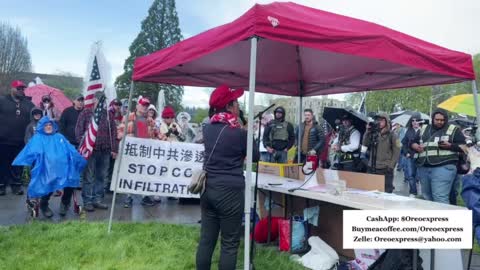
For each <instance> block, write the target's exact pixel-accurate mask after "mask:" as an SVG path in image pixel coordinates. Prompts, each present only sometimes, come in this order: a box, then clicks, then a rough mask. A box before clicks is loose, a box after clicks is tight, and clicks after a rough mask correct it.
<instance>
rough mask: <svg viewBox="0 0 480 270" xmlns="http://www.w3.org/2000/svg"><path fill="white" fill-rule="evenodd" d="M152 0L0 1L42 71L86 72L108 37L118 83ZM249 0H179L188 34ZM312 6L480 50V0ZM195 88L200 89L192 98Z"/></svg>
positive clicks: (3, 17) (320, 2)
mask: <svg viewBox="0 0 480 270" xmlns="http://www.w3.org/2000/svg"><path fill="white" fill-rule="evenodd" d="M152 2H153V1H151V0H150V1H147V0H122V1H117V0H103V1H99V0H97V1H94V0H84V1H61V0H44V1H38V0H23V1H11V0H0V21H6V22H8V23H10V24H13V25H17V26H19V27H20V29H21V31H22V32H23V34H24V35H25V36H26V37H27V39H28V42H29V49H30V52H31V55H32V62H33V68H34V71H35V72H38V73H56V72H59V71H64V72H65V71H66V72H72V73H74V74H77V75H79V76H82V77H83V76H84V75H85V74H84V73H85V70H86V64H87V63H86V62H87V58H88V55H89V50H90V46H91V44H92V43H93V42H94V41H96V40H102V41H103V47H104V50H105V55H106V57H107V60H108V61H109V62H110V64H111V68H112V70H111V73H112V81H113V80H114V78H115V77H116V76H118V75H119V74H121V73H122V71H123V63H124V60H125V58H127V57H128V55H129V52H128V47H129V46H130V44H131V42H132V41H133V39H134V38H135V37H136V36H137V34H138V32H139V31H140V23H141V21H142V20H143V19H144V18H145V17H146V15H147V11H148V8H149V6H150V5H151V3H152ZM269 2H271V1H251V0H236V1H229V0H202V1H196V0H177V2H176V5H177V11H178V15H179V20H180V28H181V30H182V33H183V35H184V37H185V38H187V37H190V36H192V35H196V34H198V33H201V32H203V31H205V30H208V29H209V28H212V27H215V26H218V25H221V24H224V23H227V22H230V21H232V20H234V19H235V18H237V17H239V16H240V15H241V14H242V13H244V12H245V11H247V10H248V9H249V8H250V7H251V6H252V5H253V4H254V3H269ZM294 2H296V3H299V4H304V5H307V6H310V7H315V8H318V9H322V10H326V11H330V12H334V13H338V14H342V15H346V16H351V17H355V18H358V19H363V20H367V21H371V22H375V23H378V24H381V25H384V26H387V27H390V28H393V29H395V30H398V31H401V32H404V33H406V34H409V35H412V36H415V37H417V38H420V39H424V40H426V41H429V42H432V43H435V44H437V45H440V46H444V47H447V48H449V49H453V50H457V51H462V52H466V53H469V54H476V53H480V38H478V36H479V34H478V33H479V32H480V29H479V28H478V27H476V25H479V23H478V20H477V21H475V20H474V18H478V14H480V1H478V0H456V1H454V0H435V1H434V0H416V1H413V0H402V1H386V0H362V1H359V0H303V1H294ZM192 93H195V97H194V98H193V95H192ZM184 102H185V103H186V104H189V105H204V106H205V105H206V104H207V103H208V94H207V93H206V91H200V93H199V92H198V90H197V89H192V88H187V89H186V95H185V97H184Z"/></svg>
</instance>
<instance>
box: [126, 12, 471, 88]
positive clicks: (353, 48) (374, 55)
mask: <svg viewBox="0 0 480 270" xmlns="http://www.w3.org/2000/svg"><path fill="white" fill-rule="evenodd" d="M255 36H256V37H258V38H259V41H258V59H257V70H256V76H257V81H256V89H255V91H259V92H265V93H271V94H278V95H290V96H313V95H322V94H334V93H347V92H353V91H364V90H378V89H391V88H402V87H410V86H420V85H432V84H446V83H455V82H460V81H464V80H473V79H474V71H473V66H472V58H471V56H470V55H468V54H464V53H460V52H456V51H452V50H449V49H445V48H442V47H440V46H437V45H434V44H431V43H428V42H425V41H422V40H420V39H417V38H414V37H411V36H408V35H405V34H403V33H400V32H397V31H395V30H392V29H389V28H386V27H383V26H380V25H377V24H374V23H370V22H366V21H362V20H358V19H354V18H349V17H346V16H342V15H337V14H333V13H329V12H325V11H321V10H317V9H313V8H310V7H305V6H301V5H298V4H294V3H272V4H268V5H259V4H257V5H255V6H253V7H252V8H251V9H250V10H249V11H247V12H246V13H245V14H244V15H242V16H241V17H240V18H238V19H237V20H235V21H233V22H231V23H229V24H225V25H222V26H219V27H216V28H213V29H211V30H209V31H206V32H203V33H201V34H199V35H196V36H194V37H191V38H189V39H186V40H184V41H182V42H179V43H177V44H175V45H173V46H172V47H169V48H166V49H164V50H161V51H158V52H155V53H152V54H150V55H147V56H144V57H140V58H137V59H136V61H135V66H134V71H133V80H134V81H144V82H159V83H170V84H178V85H190V86H204V87H205V86H210V87H216V86H218V85H220V84H227V85H230V86H232V87H246V86H248V80H249V64H250V61H249V58H250V57H249V56H250V43H249V39H250V38H251V37H255ZM299 82H302V84H300V83H299ZM301 85H303V86H301ZM302 88H303V89H302Z"/></svg>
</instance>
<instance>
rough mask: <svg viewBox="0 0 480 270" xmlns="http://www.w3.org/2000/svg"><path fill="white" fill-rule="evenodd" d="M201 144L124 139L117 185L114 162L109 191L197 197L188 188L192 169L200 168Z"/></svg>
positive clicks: (202, 148)
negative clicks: (115, 189)
mask: <svg viewBox="0 0 480 270" xmlns="http://www.w3.org/2000/svg"><path fill="white" fill-rule="evenodd" d="M203 159H204V147H203V144H193V143H179V142H166V141H159V140H152V139H140V138H134V137H126V141H125V149H124V151H123V156H122V166H121V168H120V172H119V177H118V185H117V183H116V180H117V174H116V172H117V168H118V163H119V160H117V161H116V162H115V167H114V170H113V175H112V184H111V186H110V189H111V190H112V191H113V190H114V188H115V185H117V192H120V193H131V194H141V195H159V196H169V197H186V198H199V195H198V194H191V193H190V192H188V190H187V187H188V185H189V184H190V181H191V179H192V174H193V172H194V171H195V170H197V169H201V168H202V166H203Z"/></svg>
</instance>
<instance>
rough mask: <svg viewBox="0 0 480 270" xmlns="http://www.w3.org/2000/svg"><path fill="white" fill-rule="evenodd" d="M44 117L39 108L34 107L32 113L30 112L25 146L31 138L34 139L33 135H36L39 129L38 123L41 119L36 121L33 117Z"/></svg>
mask: <svg viewBox="0 0 480 270" xmlns="http://www.w3.org/2000/svg"><path fill="white" fill-rule="evenodd" d="M35 112H36V113H37V114H40V115H42V110H41V109H40V108H38V107H34V108H33V109H32V111H31V112H30V119H31V121H30V124H28V126H27V128H26V129H25V139H24V141H25V144H27V143H28V141H29V140H30V138H32V136H33V135H35V132H36V129H37V123H38V121H39V120H40V119H38V120H36V119H35V118H34V117H33V115H34V113H35Z"/></svg>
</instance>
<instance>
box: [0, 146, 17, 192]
mask: <svg viewBox="0 0 480 270" xmlns="http://www.w3.org/2000/svg"><path fill="white" fill-rule="evenodd" d="M22 148H23V146H22V145H6V144H0V189H5V188H6V186H7V185H8V184H10V185H11V186H12V188H14V187H15V188H19V187H20V186H21V185H22V180H21V178H22V172H23V167H22V166H12V162H13V160H14V159H15V158H16V157H17V155H18V153H20V151H21V150H22Z"/></svg>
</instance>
